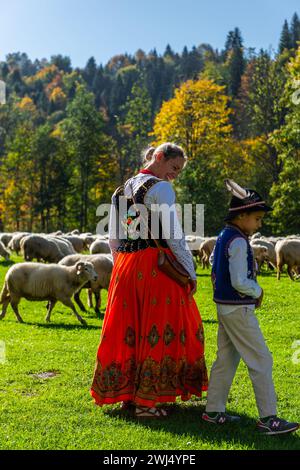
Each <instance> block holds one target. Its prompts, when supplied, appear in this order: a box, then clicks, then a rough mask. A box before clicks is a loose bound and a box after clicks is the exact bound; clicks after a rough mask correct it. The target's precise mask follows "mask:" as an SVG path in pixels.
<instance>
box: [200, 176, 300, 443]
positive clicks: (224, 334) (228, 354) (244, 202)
mask: <svg viewBox="0 0 300 470" xmlns="http://www.w3.org/2000/svg"><path fill="white" fill-rule="evenodd" d="M225 182H226V186H227V189H228V190H229V191H230V192H231V193H232V194H233V196H232V199H231V203H230V208H229V213H228V215H227V217H226V218H225V221H226V222H227V224H226V226H225V228H224V229H223V230H222V231H221V233H220V234H219V236H218V239H217V242H216V246H215V249H214V252H213V254H212V257H211V261H212V264H213V266H212V282H213V286H214V301H215V302H216V304H217V312H218V321H219V330H218V352H217V359H216V361H215V363H214V364H213V367H212V370H211V375H210V381H209V388H208V397H207V405H206V412H205V413H203V415H202V418H203V419H204V420H205V421H208V422H210V423H215V424H224V423H227V422H236V421H239V420H240V418H239V417H237V416H230V415H228V414H226V413H225V406H226V402H227V398H228V394H229V390H230V387H231V384H232V381H233V378H234V376H235V373H236V370H237V367H238V364H239V362H240V358H242V359H243V361H244V362H245V363H246V365H247V367H248V371H249V375H250V378H251V381H252V385H253V389H254V393H255V398H256V404H257V408H258V412H259V416H260V419H259V421H258V422H257V428H258V429H259V431H261V432H262V433H264V434H270V435H271V434H283V433H289V432H293V431H296V430H297V429H298V428H299V424H298V423H290V422H287V421H285V420H283V419H280V418H278V417H277V410H276V394H275V390H274V384H273V380H272V364H273V360H272V356H271V353H270V351H269V349H268V348H267V346H266V343H265V340H264V337H263V335H262V332H261V330H260V327H259V324H258V321H257V318H256V316H255V313H254V309H255V308H259V307H260V305H261V302H262V298H263V290H262V288H261V287H260V286H259V284H258V283H257V281H256V275H255V267H254V258H253V251H252V248H251V246H250V243H249V240H248V237H249V236H250V235H252V234H253V233H254V232H256V231H257V230H258V229H259V228H260V227H261V225H262V219H263V217H264V215H265V213H266V212H268V211H271V210H272V209H271V207H268V206H267V205H266V204H265V202H264V201H263V200H262V198H261V197H260V195H259V194H258V193H257V192H256V191H254V190H251V189H244V188H241V187H240V186H239V185H237V184H236V183H235V182H234V181H232V180H226V181H225Z"/></svg>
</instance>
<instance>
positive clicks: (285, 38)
mask: <svg viewBox="0 0 300 470" xmlns="http://www.w3.org/2000/svg"><path fill="white" fill-rule="evenodd" d="M292 47H293V40H292V35H291V31H290V28H289V24H288V22H287V20H285V21H284V24H283V27H282V31H281V35H280V40H279V53H282V52H283V51H284V50H285V49H291V48H292Z"/></svg>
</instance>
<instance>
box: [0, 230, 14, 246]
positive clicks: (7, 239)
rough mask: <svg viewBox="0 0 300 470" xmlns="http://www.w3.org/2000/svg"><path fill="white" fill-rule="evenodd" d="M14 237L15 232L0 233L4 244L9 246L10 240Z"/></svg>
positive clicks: (0, 238) (0, 239)
mask: <svg viewBox="0 0 300 470" xmlns="http://www.w3.org/2000/svg"><path fill="white" fill-rule="evenodd" d="M12 237H13V233H6V232H5V233H1V234H0V242H2V243H3V245H4V246H6V247H7V245H8V244H9V242H10V240H11V239H12Z"/></svg>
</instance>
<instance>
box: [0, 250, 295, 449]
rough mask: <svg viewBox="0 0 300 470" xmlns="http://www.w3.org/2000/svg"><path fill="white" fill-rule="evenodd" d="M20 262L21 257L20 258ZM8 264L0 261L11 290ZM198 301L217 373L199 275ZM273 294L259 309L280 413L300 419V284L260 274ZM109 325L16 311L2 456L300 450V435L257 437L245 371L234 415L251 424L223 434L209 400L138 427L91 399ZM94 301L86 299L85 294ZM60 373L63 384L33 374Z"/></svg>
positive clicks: (4, 385) (6, 330)
mask: <svg viewBox="0 0 300 470" xmlns="http://www.w3.org/2000/svg"><path fill="white" fill-rule="evenodd" d="M13 259H14V261H21V258H18V257H14V258H13ZM8 266H9V265H8V264H7V263H0V281H1V283H0V285H1V287H2V284H3V279H4V276H5V273H6V271H7V269H8ZM198 274H199V276H198V281H199V288H198V292H197V294H196V301H197V304H198V306H199V309H200V312H201V315H202V319H203V321H204V328H205V335H206V361H207V366H208V368H209V369H210V368H211V365H212V362H213V360H214V358H215V353H216V335H217V323H216V313H215V306H214V303H213V302H212V300H211V295H212V292H211V286H210V278H209V272H208V271H202V269H198ZM259 281H260V284H261V285H262V287H263V288H264V289H265V300H264V304H263V307H262V308H261V309H260V310H258V311H257V315H258V317H259V321H260V325H261V328H262V331H263V333H264V335H265V338H266V340H267V343H268V346H269V348H270V349H271V351H272V353H273V357H274V381H275V387H276V391H277V395H278V414H279V415H280V416H282V417H284V418H285V419H290V420H300V414H299V413H300V394H299V384H300V364H294V363H293V361H292V355H293V353H294V352H295V350H293V349H292V344H293V342H294V341H295V340H300V327H299V324H300V321H299V320H300V284H299V282H292V281H290V280H289V279H288V278H287V276H286V275H283V277H282V280H281V281H279V282H278V281H277V280H276V278H275V275H274V274H267V273H264V274H263V275H261V276H260V277H259ZM102 297H103V298H102V308H101V312H102V315H101V318H100V319H99V318H96V315H95V314H94V312H93V310H91V309H90V310H89V311H88V313H86V314H83V316H84V318H85V319H86V320H87V322H88V327H87V328H82V327H81V326H80V324H79V322H78V321H77V319H76V318H75V316H74V314H73V313H72V312H70V310H69V309H68V308H66V307H64V306H63V305H62V304H60V303H58V304H57V305H56V307H55V309H54V311H53V313H52V318H51V320H52V321H51V324H50V325H49V324H46V323H45V320H44V318H45V315H46V308H45V304H46V303H45V302H28V301H26V300H24V299H23V300H22V301H21V304H20V314H21V316H22V318H23V320H24V322H25V323H24V324H19V323H17V321H16V318H15V315H14V313H13V311H12V309H11V307H9V308H8V312H7V315H6V317H5V319H4V320H3V321H1V322H0V341H4V342H5V346H6V362H5V363H4V364H1V363H0V449H104V450H117V449H123V450H124V449H134V450H136V449H147V450H152V449H161V450H167V449H171V450H186V449H189V450H195V449H299V448H300V433H299V432H298V433H297V434H294V435H289V436H283V437H281V438H280V437H279V436H275V437H267V436H261V435H258V434H257V432H256V431H255V421H256V417H257V410H256V406H255V399H254V394H253V390H252V386H251V382H250V380H249V377H248V374H247V370H246V368H245V366H244V364H241V365H240V366H239V369H238V371H237V374H236V377H235V380H234V383H233V386H232V389H231V392H230V396H229V402H228V411H229V412H231V413H237V414H240V415H241V416H242V426H237V425H228V426H225V427H221V426H220V427H215V426H212V425H209V424H207V423H204V422H202V421H201V419H200V417H201V413H202V411H203V409H204V406H205V400H199V399H194V400H190V401H189V402H186V403H181V402H180V400H178V402H177V403H176V404H175V405H171V406H173V407H174V408H175V413H174V414H172V416H171V417H170V418H168V419H167V420H165V421H164V420H160V421H156V420H153V421H151V420H146V421H145V422H137V421H135V420H134V419H133V418H131V417H130V416H129V415H127V414H126V413H125V412H121V411H120V410H119V405H113V406H105V407H103V408H100V407H97V406H95V405H94V404H93V401H92V399H91V397H90V395H89V389H90V385H91V380H92V375H93V370H94V364H95V358H96V351H97V346H98V342H99V337H100V330H101V324H102V321H103V314H104V310H105V308H104V307H105V302H106V298H107V296H106V293H104V292H103V295H102ZM82 299H83V301H84V302H85V303H86V300H85V294H84V295H82ZM45 371H54V372H56V373H57V375H55V377H53V378H49V379H39V378H36V377H33V376H32V374H36V373H39V372H45Z"/></svg>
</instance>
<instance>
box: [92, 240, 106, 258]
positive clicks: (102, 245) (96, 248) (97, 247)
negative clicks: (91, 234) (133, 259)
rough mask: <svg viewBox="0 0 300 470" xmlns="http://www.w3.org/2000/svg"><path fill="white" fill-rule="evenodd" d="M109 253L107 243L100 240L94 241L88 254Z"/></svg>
mask: <svg viewBox="0 0 300 470" xmlns="http://www.w3.org/2000/svg"><path fill="white" fill-rule="evenodd" d="M109 253H111V251H110V247H109V244H108V241H106V240H103V239H101V238H99V239H97V240H95V241H94V242H93V243H92V244H91V246H90V254H91V255H96V254H102V255H103V254H109Z"/></svg>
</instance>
